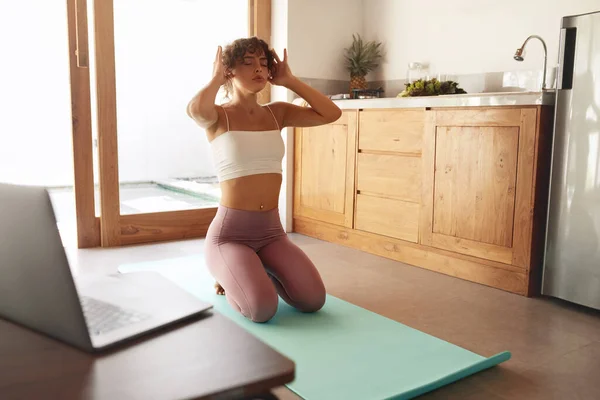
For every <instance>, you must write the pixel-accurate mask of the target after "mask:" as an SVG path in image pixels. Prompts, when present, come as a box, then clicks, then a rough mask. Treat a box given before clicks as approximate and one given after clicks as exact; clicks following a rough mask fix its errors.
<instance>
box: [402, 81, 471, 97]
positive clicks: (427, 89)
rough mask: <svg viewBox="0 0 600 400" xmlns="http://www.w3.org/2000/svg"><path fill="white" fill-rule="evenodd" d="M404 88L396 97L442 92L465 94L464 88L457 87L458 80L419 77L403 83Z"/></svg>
mask: <svg viewBox="0 0 600 400" xmlns="http://www.w3.org/2000/svg"><path fill="white" fill-rule="evenodd" d="M404 86H406V88H405V89H404V91H402V92H401V93H400V94H398V97H416V96H438V95H444V94H465V93H467V92H465V90H464V89H462V88H460V87H458V82H454V81H443V82H440V81H438V80H437V79H436V78H433V79H429V80H424V79H419V80H416V81H414V82H412V83H405V84H404Z"/></svg>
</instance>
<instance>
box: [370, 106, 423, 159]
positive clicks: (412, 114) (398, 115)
mask: <svg viewBox="0 0 600 400" xmlns="http://www.w3.org/2000/svg"><path fill="white" fill-rule="evenodd" d="M424 127H425V111H423V110H384V111H382V110H364V111H361V112H360V114H359V128H358V131H359V141H358V148H359V149H360V150H378V151H393V152H399V153H409V154H416V155H420V154H421V149H422V147H423V130H424Z"/></svg>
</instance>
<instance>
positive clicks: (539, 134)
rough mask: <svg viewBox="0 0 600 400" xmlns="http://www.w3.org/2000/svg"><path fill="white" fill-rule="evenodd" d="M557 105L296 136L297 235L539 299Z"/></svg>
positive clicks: (364, 118) (382, 112)
mask: <svg viewBox="0 0 600 400" xmlns="http://www.w3.org/2000/svg"><path fill="white" fill-rule="evenodd" d="M552 116H553V108H552V107H551V106H539V105H529V106H491V107H444V108H431V109H416V108H411V109H399V108H397V109H365V110H362V109H361V110H353V111H345V112H344V115H343V116H342V118H341V119H340V120H339V121H337V122H336V123H334V124H330V125H327V126H323V127H319V128H311V129H297V130H296V139H295V143H296V149H295V166H296V171H295V190H294V193H295V199H294V228H293V230H294V231H295V232H299V233H302V234H306V235H308V236H313V237H316V238H319V239H322V240H326V241H330V242H334V243H339V244H343V245H347V246H349V247H353V248H357V249H360V250H363V251H366V252H369V253H372V254H377V255H380V256H383V257H387V258H391V259H394V260H397V261H401V262H404V263H406V264H411V265H414V266H418V267H422V268H426V269H429V270H433V271H436V272H440V273H444V274H447V275H451V276H455V277H458V278H462V279H466V280H469V281H472V282H478V283H481V284H484V285H488V286H492V287H496V288H499V289H503V290H506V291H510V292H513V293H518V294H522V295H527V296H533V295H536V294H538V293H539V287H540V274H541V263H542V259H543V239H544V232H545V215H546V209H547V197H548V183H549V175H548V174H549V170H550V150H551V137H552Z"/></svg>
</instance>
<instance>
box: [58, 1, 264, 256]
mask: <svg viewBox="0 0 600 400" xmlns="http://www.w3.org/2000/svg"><path fill="white" fill-rule="evenodd" d="M66 1H67V23H68V41H69V69H70V80H71V112H72V135H73V160H74V174H75V185H74V191H75V208H76V217H77V218H76V219H77V247H78V248H90V247H98V246H102V247H114V246H123V245H130V244H138V243H150V242H158V241H167V240H179V239H186V238H194V237H204V236H206V232H207V230H208V227H209V225H210V223H211V221H212V219H213V218H214V216H215V214H216V207H212V208H205V209H197V210H183V211H168V212H155V213H143V214H133V215H121V213H120V198H119V160H118V138H117V123H116V121H117V119H116V118H117V112H116V80H115V76H116V75H115V51H114V47H115V46H114V40H115V39H114V25H113V22H114V19H113V0H102V1H93V7H94V27H95V60H96V93H97V116H98V122H97V123H98V160H99V174H100V176H99V186H100V217H96V214H95V199H94V165H93V154H94V153H93V152H94V150H93V140H92V118H91V91H90V70H89V57H88V56H89V53H88V45H89V42H88V34H87V33H88V21H87V10H88V1H87V0H66ZM248 7H249V10H248V18H249V24H248V25H249V32H248V34H249V36H258V37H260V38H262V39H265V40H266V41H267V42H269V41H270V39H271V1H270V0H248ZM261 99H262V100H263V101H264V102H268V101H270V86H269V87H267V88H265V91H264V93H263V96H261Z"/></svg>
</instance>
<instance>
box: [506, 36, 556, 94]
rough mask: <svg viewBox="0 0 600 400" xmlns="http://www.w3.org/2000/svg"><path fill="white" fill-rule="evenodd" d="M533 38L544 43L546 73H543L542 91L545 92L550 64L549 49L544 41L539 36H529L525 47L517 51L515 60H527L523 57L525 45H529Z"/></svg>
mask: <svg viewBox="0 0 600 400" xmlns="http://www.w3.org/2000/svg"><path fill="white" fill-rule="evenodd" d="M532 38H535V39H539V40H540V42H542V45H543V46H544V71H543V78H542V90H544V89H546V67H547V63H548V49H547V48H546V42H544V39H542V38H541V37H540V36H538V35H531V36H529V37H528V38H527V39H525V42H523V46H521V47H519V48H518V49H517V51H516V52H515V55H514V59H515V60H517V61H523V60H524V59H525V58H524V57H523V51H524V50H525V45H526V44H527V42H528V41H529V39H532Z"/></svg>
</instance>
